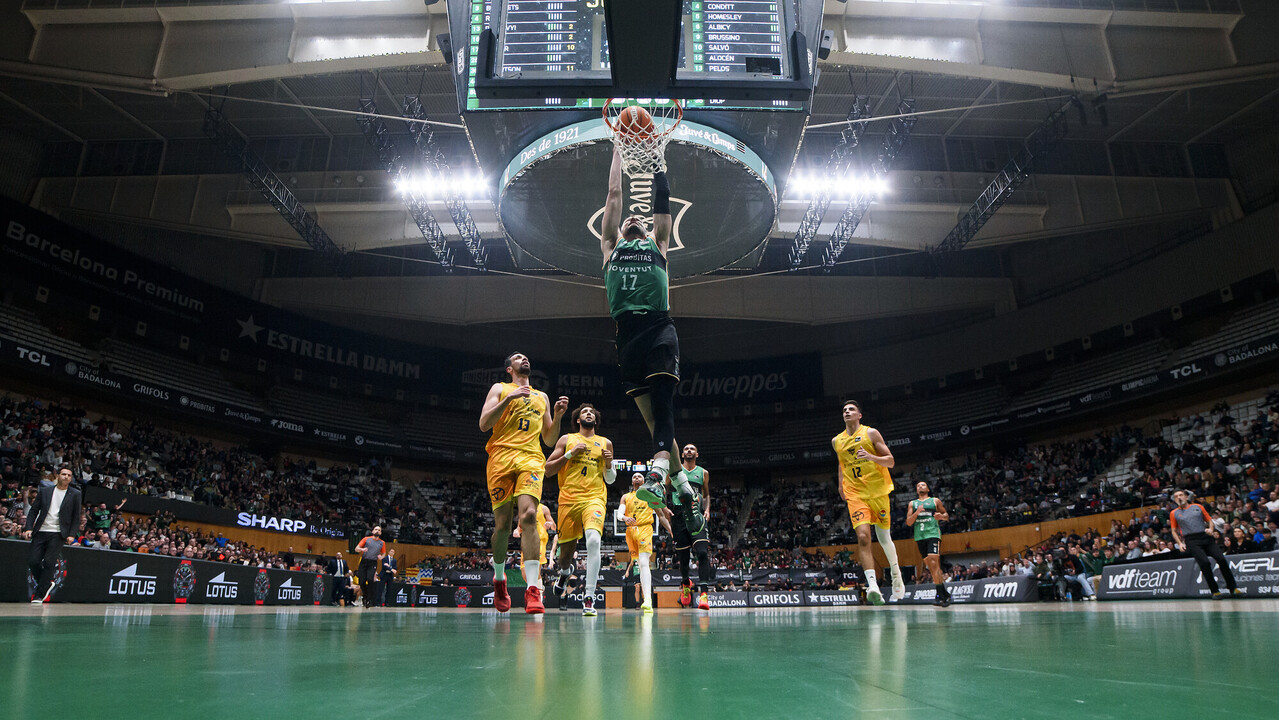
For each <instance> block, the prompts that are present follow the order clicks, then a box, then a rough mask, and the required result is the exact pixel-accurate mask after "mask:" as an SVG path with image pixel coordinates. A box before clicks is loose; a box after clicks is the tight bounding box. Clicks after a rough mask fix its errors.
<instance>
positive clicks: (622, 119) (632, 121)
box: [617, 105, 653, 138]
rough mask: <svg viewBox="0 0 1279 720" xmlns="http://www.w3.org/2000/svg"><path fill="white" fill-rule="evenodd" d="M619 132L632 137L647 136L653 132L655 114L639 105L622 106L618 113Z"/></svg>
mask: <svg viewBox="0 0 1279 720" xmlns="http://www.w3.org/2000/svg"><path fill="white" fill-rule="evenodd" d="M617 133H618V134H619V135H626V136H628V137H631V138H645V137H648V136H650V135H652V134H653V116H652V115H649V114H648V111H647V110H645V109H644V108H642V107H639V106H637V105H631V106H629V107H625V108H622V112H620V113H618V114H617Z"/></svg>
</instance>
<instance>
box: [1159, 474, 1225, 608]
mask: <svg viewBox="0 0 1279 720" xmlns="http://www.w3.org/2000/svg"><path fill="white" fill-rule="evenodd" d="M1172 499H1173V501H1174V502H1176V503H1177V507H1175V508H1173V511H1172V515H1171V516H1170V518H1171V520H1172V536H1173V538H1174V539H1175V540H1176V541H1177V548H1178V549H1179V550H1181V551H1182V552H1186V550H1189V551H1190V554H1191V555H1193V556H1194V558H1195V562H1196V563H1198V564H1199V570H1200V571H1201V572H1202V573H1203V576H1204V582H1205V583H1207V584H1208V589H1209V590H1211V591H1212V599H1213V600H1220V599H1221V589H1220V588H1219V587H1218V586H1217V579H1216V578H1215V577H1213V574H1212V564H1211V563H1209V562H1208V557H1209V556H1212V559H1213V560H1216V561H1217V567H1218V568H1221V576H1222V577H1223V578H1225V579H1226V589H1227V590H1229V591H1230V594H1231V595H1243V591H1242V590H1240V589H1239V587H1238V586H1237V585H1235V574H1234V573H1232V572H1231V571H1230V562H1229V561H1227V560H1226V556H1225V554H1224V553H1222V552H1221V546H1220V545H1218V544H1217V541H1216V540H1215V539H1214V538H1215V537H1216V536H1217V530H1216V528H1214V527H1213V524H1212V516H1211V515H1209V514H1208V510H1207V509H1205V508H1204V506H1203V505H1200V504H1199V503H1192V502H1190V496H1189V495H1187V494H1186V491H1185V490H1178V491H1177V492H1175V493H1173V494H1172Z"/></svg>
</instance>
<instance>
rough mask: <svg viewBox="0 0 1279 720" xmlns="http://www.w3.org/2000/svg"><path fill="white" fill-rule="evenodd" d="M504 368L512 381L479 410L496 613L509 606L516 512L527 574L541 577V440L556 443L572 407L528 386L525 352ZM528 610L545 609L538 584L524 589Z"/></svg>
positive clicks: (498, 386) (513, 356)
mask: <svg viewBox="0 0 1279 720" xmlns="http://www.w3.org/2000/svg"><path fill="white" fill-rule="evenodd" d="M505 368H506V372H507V374H508V375H510V380H511V381H510V382H498V383H493V387H491V388H489V392H488V396H487V397H485V398H484V409H483V410H481V411H480V430H482V431H484V432H488V431H490V430H492V431H493V435H492V437H490V438H489V441H488V444H487V445H485V446H484V449H485V450H486V451H487V452H488V456H489V459H488V466H487V468H486V471H487V475H488V492H489V500H490V502H492V504H493V607H494V608H496V609H497V611H498V612H507V611H509V610H510V609H511V596H510V594H509V593H508V592H507V591H506V546H507V541H508V540H509V539H510V536H511V520H512V517H513V516H514V514H515V513H516V512H517V511H518V513H519V521H520V528H521V530H522V533H521V535H522V537H521V538H520V547H521V548H522V550H523V552H524V557H525V560H524V577H525V578H540V577H541V573H542V570H541V566H540V563H539V562H538V558H539V557H540V556H541V550H540V549H539V548H538V532H537V515H538V513H537V506H538V504H539V502H540V501H541V499H542V478H543V468H544V467H545V465H546V456H545V455H543V454H542V446H541V445H540V444H539V442H538V441H539V438H540V440H541V442H544V443H546V444H547V445H554V444H555V441H556V437H557V436H558V435H559V429H560V418H562V417H564V411H565V410H567V409H568V398H566V397H561V398H559V399H558V400H556V401H555V406H554V407H553V408H552V406H551V400H550V398H548V397H547V396H546V393H544V392H542V391H541V390H534V389H533V388H532V387H531V386H529V382H528V381H529V373H530V371H531V370H532V363H530V362H529V359H528V357H526V356H525V355H524V354H522V353H517V352H516V353H511V354H510V355H508V356H507V358H506V364H505ZM524 611H525V612H527V613H532V614H537V613H542V612H545V607H544V606H543V605H542V587H541V584H540V583H539V584H537V585H532V584H530V585H529V587H528V589H527V590H525V591H524Z"/></svg>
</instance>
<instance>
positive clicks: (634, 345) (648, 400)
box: [600, 146, 706, 534]
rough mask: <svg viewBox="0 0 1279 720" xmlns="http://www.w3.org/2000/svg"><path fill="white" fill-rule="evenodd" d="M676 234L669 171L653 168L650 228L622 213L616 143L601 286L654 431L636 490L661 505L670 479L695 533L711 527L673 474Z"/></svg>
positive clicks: (620, 356)
mask: <svg viewBox="0 0 1279 720" xmlns="http://www.w3.org/2000/svg"><path fill="white" fill-rule="evenodd" d="M670 239H671V188H670V183H669V182H668V181H667V179H666V173H665V172H657V173H654V174H653V218H652V231H651V232H650V231H649V227H648V221H647V219H646V218H644V217H643V216H642V215H630V216H627V217H626V218H625V219H623V218H622V155H621V153H620V152H618V150H617V147H616V146H614V147H613V165H612V167H611V168H610V169H609V174H608V201H607V202H606V203H605V205H604V218H603V225H602V228H601V233H600V249H601V250H602V251H603V253H604V289H605V292H606V293H607V294H608V310H609V314H610V315H612V316H613V320H614V321H615V322H616V323H617V361H618V364H619V365H620V366H621V371H622V383H623V384H624V385H625V386H626V394H627V395H630V396H631V397H632V398H634V399H635V404H636V406H638V407H639V411H640V415H642V416H643V417H644V422H645V423H647V424H648V430H649V433H650V434H651V435H652V437H653V464H652V470H650V471H649V473H648V474H647V475H646V476H645V478H644V485H643V486H642V487H640V489H639V490H638V491H636V493H635V494H636V496H637V497H639V498H640V499H641V500H643V501H644V502H646V503H648V504H649V505H651V506H652V507H663V506H664V505H665V500H664V498H663V492H662V485H663V484H664V483H665V482H666V480H667V478H668V477H669V479H670V482H671V486H672V487H673V488H674V490H675V492H676V494H677V495H678V496H679V497H680V498H681V500H682V501H683V502H682V504H681V506H680V507H681V515H682V516H683V520H684V524H685V526H686V527H687V528H688V529H689V532H690V533H692V534H697V533H699V532H701V531H702V530H703V528H704V527H705V525H706V520H705V517H704V516H703V515H702V510H701V499H700V498H698V497H697V496H696V495H695V494H694V493H693V490H692V488H691V487H689V484H688V479H687V478H686V477H684V474H683V473H682V472H676V473H675V474H674V475H671V471H670V467H671V451H672V450H673V449H674V448H675V447H676V445H675V387H676V385H678V384H679V336H678V335H676V333H675V323H674V322H672V321H671V316H670V313H669V311H670V298H669V295H670V289H669V287H670V286H669V278H668V276H667V274H666V249H667V246H668V245H669V244H670Z"/></svg>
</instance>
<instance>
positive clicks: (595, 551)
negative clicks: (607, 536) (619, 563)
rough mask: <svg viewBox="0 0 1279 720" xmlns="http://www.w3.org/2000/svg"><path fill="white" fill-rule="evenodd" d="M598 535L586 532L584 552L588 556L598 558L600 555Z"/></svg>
mask: <svg viewBox="0 0 1279 720" xmlns="http://www.w3.org/2000/svg"><path fill="white" fill-rule="evenodd" d="M600 543H601V540H600V534H599V532H597V531H595V530H593V529H592V530H587V531H586V552H587V554H588V555H594V556H595V557H599V555H600Z"/></svg>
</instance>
